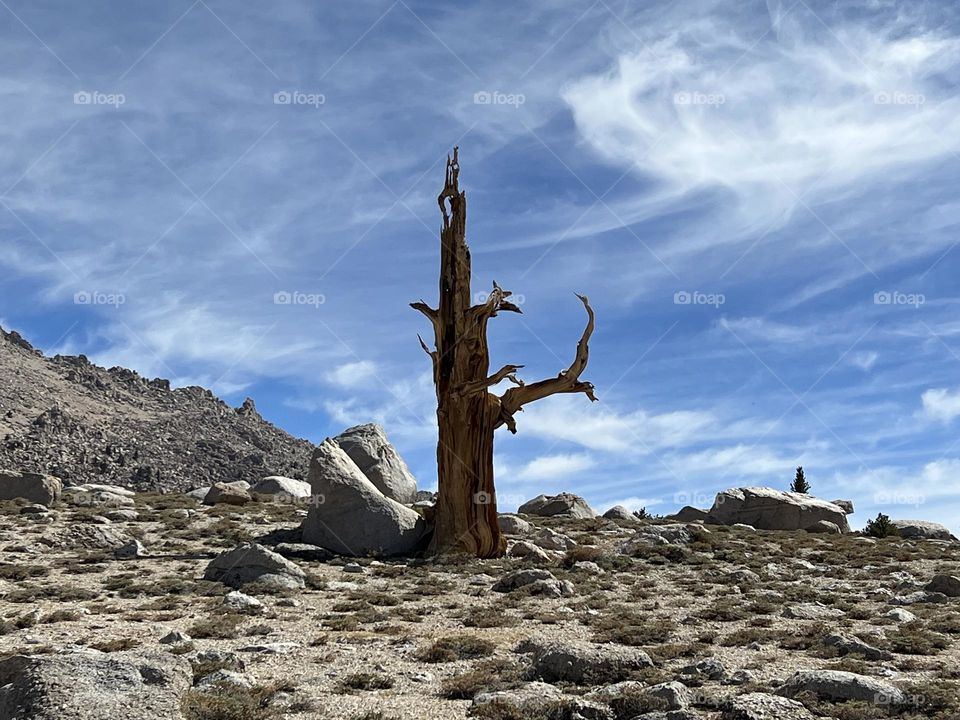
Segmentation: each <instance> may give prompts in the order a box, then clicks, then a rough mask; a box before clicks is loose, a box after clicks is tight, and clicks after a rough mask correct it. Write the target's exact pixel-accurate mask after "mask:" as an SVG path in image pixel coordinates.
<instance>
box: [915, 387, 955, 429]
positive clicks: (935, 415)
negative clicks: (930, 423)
mask: <svg viewBox="0 0 960 720" xmlns="http://www.w3.org/2000/svg"><path fill="white" fill-rule="evenodd" d="M921 400H922V401H923V413H924V415H926V416H927V417H928V418H930V419H933V420H939V421H941V422H945V423H946V422H950V421H951V420H953V419H954V418H955V417H957V416H958V415H960V390H958V391H956V392H950V391H949V390H948V389H947V388H934V389H930V390H927V391H926V392H924V393H923V395H922V396H921Z"/></svg>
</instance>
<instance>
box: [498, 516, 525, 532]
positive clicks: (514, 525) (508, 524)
mask: <svg viewBox="0 0 960 720" xmlns="http://www.w3.org/2000/svg"><path fill="white" fill-rule="evenodd" d="M497 525H499V526H500V532H502V533H505V534H506V535H527V534H528V533H531V532H533V525H532V524H530V523H528V522H527V521H526V520H524V519H523V518H520V517H517V516H516V515H498V516H497Z"/></svg>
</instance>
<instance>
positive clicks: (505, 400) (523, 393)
mask: <svg viewBox="0 0 960 720" xmlns="http://www.w3.org/2000/svg"><path fill="white" fill-rule="evenodd" d="M577 297H578V298H580V302H582V303H583V307H584V308H585V309H586V311H587V326H586V328H584V330H583V335H582V336H581V337H580V342H578V343H577V354H576V357H575V358H574V359H573V362H572V363H570V367H568V368H567V369H566V370H561V371H560V373H559V374H558V375H557V377H555V378H550V379H548V380H541V381H539V382H535V383H533V384H531V385H523V386H521V387H515V388H510V389H509V390H507V391H506V392H505V393H504V394H503V395H501V396H500V419H499V421H498V423H497V427H500V426H501V425H506V426H507V429H508V430H510V432H512V433H516V431H517V425H516V421H515V420H514V417H513V416H514V414H515V413H517V412H519V411H521V410H523V406H524V405H527V404H529V403H532V402H535V401H537V400H541V399H543V398H545V397H548V396H550V395H557V394H559V393H578V392H582V393H584V394H585V395H586V396H587V397H588V398H590V400H592V401H594V402H595V401H596V400H597V397H596V395H594V392H593V390H594V387H593V383H589V382H586V381H581V380H580V374H581V373H582V372H583V371H584V370H585V369H586V367H587V361H588V360H589V357H590V348H589V346H588V343H589V341H590V336H591V335H592V334H593V326H594V316H593V308H592V307H590V301H589V300H588V299H587V297H586V296H585V295H577Z"/></svg>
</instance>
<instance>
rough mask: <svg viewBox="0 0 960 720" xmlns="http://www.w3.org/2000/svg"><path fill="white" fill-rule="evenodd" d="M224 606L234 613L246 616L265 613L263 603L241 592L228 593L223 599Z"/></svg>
mask: <svg viewBox="0 0 960 720" xmlns="http://www.w3.org/2000/svg"><path fill="white" fill-rule="evenodd" d="M223 606H224V607H225V608H226V609H227V610H231V611H232V612H237V613H242V614H244V615H259V614H260V613H262V612H263V611H264V609H265V608H264V606H263V603H262V602H260V601H259V600H257V598H255V597H251V596H249V595H247V594H245V593H242V592H240V591H239V590H234V591H232V592H228V593H227V594H226V595H224V597H223Z"/></svg>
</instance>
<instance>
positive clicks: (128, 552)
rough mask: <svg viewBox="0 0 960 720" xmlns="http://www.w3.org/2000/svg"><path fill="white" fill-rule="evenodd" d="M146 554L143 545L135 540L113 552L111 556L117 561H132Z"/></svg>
mask: <svg viewBox="0 0 960 720" xmlns="http://www.w3.org/2000/svg"><path fill="white" fill-rule="evenodd" d="M146 554H147V549H146V548H145V547H144V546H143V543H141V542H140V541H139V540H137V539H136V538H134V539H133V540H131V541H130V542H128V543H127V544H125V545H121V546H120V547H118V548H117V549H116V550H114V551H113V556H114V557H115V558H117V559H118V560H132V559H134V558H140V557H143V556H144V555H146Z"/></svg>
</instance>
